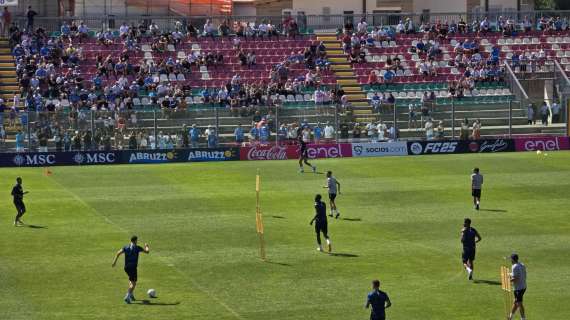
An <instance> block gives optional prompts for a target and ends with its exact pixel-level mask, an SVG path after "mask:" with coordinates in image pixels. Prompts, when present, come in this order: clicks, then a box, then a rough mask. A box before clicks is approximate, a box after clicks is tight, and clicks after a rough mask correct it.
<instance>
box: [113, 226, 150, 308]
mask: <svg viewBox="0 0 570 320" xmlns="http://www.w3.org/2000/svg"><path fill="white" fill-rule="evenodd" d="M137 240H138V238H137V236H132V237H131V243H130V244H128V245H126V246H124V247H123V248H122V249H121V250H119V251H118V252H117V254H116V255H115V259H114V260H113V267H114V266H115V264H116V263H117V259H119V256H120V255H122V254H125V272H126V273H127V275H128V276H129V288H128V289H127V294H126V295H125V302H126V303H131V301H134V300H135V296H134V295H133V292H134V291H135V287H136V286H137V267H138V264H139V252H143V253H149V252H150V248H149V246H148V244H146V243H145V244H144V248H142V247H140V246H138V245H137Z"/></svg>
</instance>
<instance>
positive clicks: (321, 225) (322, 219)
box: [309, 194, 332, 252]
mask: <svg viewBox="0 0 570 320" xmlns="http://www.w3.org/2000/svg"><path fill="white" fill-rule="evenodd" d="M321 199H322V197H321V195H320V194H317V195H316V196H315V216H314V217H313V219H312V220H311V222H309V224H310V225H313V222H315V232H316V233H317V244H318V245H319V247H318V248H317V250H319V251H321V252H323V245H322V244H321V232H322V233H323V235H324V236H325V239H326V241H327V245H328V247H329V252H331V251H332V245H331V239H330V238H329V235H328V223H327V205H326V204H325V203H324V202H322V201H321Z"/></svg>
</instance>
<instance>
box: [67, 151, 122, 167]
mask: <svg viewBox="0 0 570 320" xmlns="http://www.w3.org/2000/svg"><path fill="white" fill-rule="evenodd" d="M73 161H75V163H77V164H94V163H115V154H114V153H112V152H95V153H80V152H78V153H76V154H75V155H74V156H73Z"/></svg>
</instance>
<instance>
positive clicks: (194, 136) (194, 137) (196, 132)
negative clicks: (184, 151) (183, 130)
mask: <svg viewBox="0 0 570 320" xmlns="http://www.w3.org/2000/svg"><path fill="white" fill-rule="evenodd" d="M200 134H201V133H200V129H199V128H198V127H197V126H196V124H193V125H192V128H190V144H191V145H192V148H198V146H199V144H200Z"/></svg>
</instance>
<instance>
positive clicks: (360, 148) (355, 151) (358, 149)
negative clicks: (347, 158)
mask: <svg viewBox="0 0 570 320" xmlns="http://www.w3.org/2000/svg"><path fill="white" fill-rule="evenodd" d="M354 153H356V154H357V155H361V154H362V146H354Z"/></svg>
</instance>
